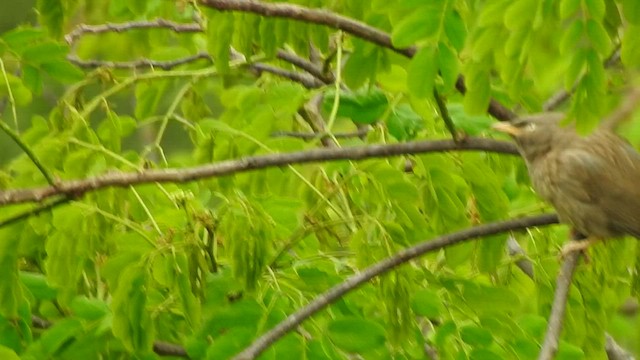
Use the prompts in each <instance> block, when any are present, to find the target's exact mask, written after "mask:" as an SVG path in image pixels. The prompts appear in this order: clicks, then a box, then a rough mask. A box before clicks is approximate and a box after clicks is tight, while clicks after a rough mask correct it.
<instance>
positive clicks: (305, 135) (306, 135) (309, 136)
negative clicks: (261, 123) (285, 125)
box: [271, 126, 371, 140]
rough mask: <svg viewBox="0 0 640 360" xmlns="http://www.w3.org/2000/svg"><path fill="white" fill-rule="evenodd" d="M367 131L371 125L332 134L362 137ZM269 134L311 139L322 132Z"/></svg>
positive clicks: (344, 137) (278, 132)
mask: <svg viewBox="0 0 640 360" xmlns="http://www.w3.org/2000/svg"><path fill="white" fill-rule="evenodd" d="M369 131H371V126H363V127H361V128H360V129H358V130H357V131H354V132H341V133H334V134H333V136H334V137H335V138H336V139H350V138H356V137H363V136H365V135H367V134H368V133H369ZM271 136H272V137H293V138H298V139H304V140H313V139H318V138H321V137H322V136H323V134H317V133H308V132H306V133H301V132H295V131H276V132H273V133H271Z"/></svg>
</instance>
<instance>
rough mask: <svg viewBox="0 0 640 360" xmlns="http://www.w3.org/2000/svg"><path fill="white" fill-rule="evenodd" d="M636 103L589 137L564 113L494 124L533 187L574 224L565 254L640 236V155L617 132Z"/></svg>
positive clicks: (561, 220) (538, 115) (569, 222)
mask: <svg viewBox="0 0 640 360" xmlns="http://www.w3.org/2000/svg"><path fill="white" fill-rule="evenodd" d="M638 94H640V92H638ZM623 103H624V102H623ZM636 104H637V101H636V102H630V101H627V102H626V105H625V104H623V105H622V106H621V108H620V109H619V111H618V112H616V113H614V114H613V115H612V116H610V117H609V118H608V119H606V120H605V121H604V122H603V123H602V124H601V125H600V126H599V127H597V128H596V129H595V130H594V131H592V132H591V133H590V134H588V135H585V136H583V135H580V134H578V132H577V131H576V129H575V126H572V125H565V124H564V120H565V115H564V114H563V113H560V112H545V113H539V114H533V115H527V116H522V117H518V118H516V119H514V120H512V121H510V122H501V123H497V124H494V126H493V128H494V129H495V130H497V131H500V132H503V133H506V134H509V135H510V136H511V137H512V138H513V139H514V140H515V143H516V147H517V148H518V151H519V153H520V154H521V155H522V157H523V158H524V161H525V164H526V166H527V170H528V173H529V177H530V179H531V185H532V187H533V189H534V190H535V191H536V193H537V194H538V195H539V196H540V197H541V198H542V199H544V200H546V201H547V202H548V203H550V204H551V205H552V206H553V207H554V208H555V210H556V212H557V214H558V219H559V220H560V222H561V223H564V224H567V225H569V226H570V227H571V229H572V230H571V231H572V238H573V241H571V242H570V243H568V244H567V245H565V246H564V248H563V249H562V253H561V254H562V256H565V255H567V254H568V253H570V252H573V251H582V252H584V251H585V250H586V249H587V248H588V247H589V246H590V245H592V244H594V243H596V242H598V241H601V240H604V239H613V238H619V237H622V236H625V235H631V236H634V237H636V238H639V239H640V154H639V153H638V152H637V151H636V150H635V149H634V148H633V146H631V145H630V144H629V143H628V142H627V141H626V140H624V139H623V138H621V137H620V136H618V135H617V134H616V133H615V131H614V128H615V127H616V126H617V124H618V123H619V122H620V119H621V118H624V117H629V115H630V113H631V110H630V109H631V108H634V107H635V105H636ZM624 106H626V108H624ZM576 240H581V241H576Z"/></svg>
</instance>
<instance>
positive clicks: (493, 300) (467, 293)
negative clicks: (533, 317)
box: [462, 282, 520, 313]
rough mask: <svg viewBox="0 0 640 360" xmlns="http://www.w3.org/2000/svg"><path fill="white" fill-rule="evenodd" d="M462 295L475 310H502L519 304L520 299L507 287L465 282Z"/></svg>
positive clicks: (488, 311)
mask: <svg viewBox="0 0 640 360" xmlns="http://www.w3.org/2000/svg"><path fill="white" fill-rule="evenodd" d="M462 297H463V298H464V299H465V301H467V303H468V305H469V306H471V307H472V308H473V309H474V310H475V311H481V312H487V313H490V312H502V311H505V309H514V308H515V307H517V306H519V304H520V299H518V297H517V296H516V295H515V294H514V293H513V292H512V291H511V290H509V289H507V288H504V287H492V286H487V285H480V284H476V283H471V282H465V283H464V287H463V290H462Z"/></svg>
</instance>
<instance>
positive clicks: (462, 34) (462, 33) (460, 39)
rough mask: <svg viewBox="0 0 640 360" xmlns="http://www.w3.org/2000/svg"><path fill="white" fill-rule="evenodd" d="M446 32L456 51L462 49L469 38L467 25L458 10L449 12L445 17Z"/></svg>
mask: <svg viewBox="0 0 640 360" xmlns="http://www.w3.org/2000/svg"><path fill="white" fill-rule="evenodd" d="M444 32H445V34H447V39H449V43H451V45H453V47H454V48H455V49H456V51H458V52H460V51H462V49H463V48H464V43H465V41H466V39H467V27H466V24H465V23H464V21H463V20H462V17H460V14H458V12H457V11H451V12H449V13H448V14H447V16H446V17H445V18H444Z"/></svg>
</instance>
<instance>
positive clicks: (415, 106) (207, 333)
mask: <svg viewBox="0 0 640 360" xmlns="http://www.w3.org/2000/svg"><path fill="white" fill-rule="evenodd" d="M272 3H273V2H264V5H265V6H267V5H270V4H272ZM290 3H292V4H293V3H295V4H297V5H300V6H304V7H311V8H323V9H325V10H326V11H331V12H333V13H336V14H340V15H342V16H345V17H350V18H353V19H355V20H357V21H360V22H362V23H364V24H368V25H370V26H374V27H376V28H378V29H379V30H381V31H384V32H386V33H387V34H389V40H390V41H391V44H392V45H393V46H394V47H396V48H401V49H405V50H401V51H399V52H396V51H392V50H390V49H386V48H383V47H382V46H381V45H379V44H378V43H375V42H372V41H369V40H367V39H363V38H360V37H355V36H352V34H351V33H350V29H352V28H349V27H348V26H347V27H344V28H343V30H342V31H340V32H338V31H336V30H335V29H333V28H331V27H329V26H325V25H322V24H317V23H306V22H304V21H299V20H294V19H290V18H284V17H280V18H275V17H271V16H262V15H258V14H254V13H247V12H241V11H217V10H213V9H212V8H210V7H207V6H205V5H203V4H197V2H196V4H193V3H192V2H189V1H178V2H172V1H159V0H154V1H124V0H117V1H116V0H114V1H81V2H72V1H61V0H39V1H37V4H36V10H37V12H36V13H37V22H38V26H31V25H16V26H14V27H13V28H11V29H9V30H8V31H6V32H4V33H2V34H0V60H1V61H2V63H1V65H2V67H0V70H1V71H0V110H2V111H0V121H3V122H4V123H5V124H7V125H8V126H9V127H10V128H12V129H14V130H15V131H17V132H18V133H19V138H20V139H21V141H22V142H23V144H22V145H23V147H27V148H28V149H29V150H31V152H32V153H33V154H34V155H35V157H36V158H37V159H38V160H39V161H40V162H41V163H42V164H43V165H44V167H45V168H46V171H47V172H48V173H49V175H51V177H52V178H53V179H56V181H58V180H78V179H86V178H93V177H97V178H98V179H100V177H101V176H107V177H108V176H112V175H113V174H114V173H115V172H117V171H125V172H128V173H133V174H137V173H140V174H143V173H144V172H145V171H146V170H147V169H152V170H161V169H165V168H171V169H174V170H171V171H175V173H177V174H182V175H184V176H185V178H188V179H193V175H194V173H193V172H192V171H191V170H189V171H186V170H183V169H185V168H187V167H191V166H197V165H207V164H213V165H214V166H221V167H224V166H228V165H229V163H227V162H226V161H234V160H241V161H243V163H242V164H243V165H244V166H246V169H247V170H251V169H253V167H254V166H255V165H256V160H255V158H250V159H247V157H251V156H259V155H266V154H283V155H286V154H288V153H292V152H296V151H313V150H314V149H316V148H318V147H321V146H327V147H330V148H333V147H336V148H337V147H341V148H346V147H348V146H353V145H360V146H366V145H377V144H393V143H398V142H406V141H410V140H435V139H437V140H441V139H443V138H450V136H451V134H450V133H449V132H448V131H447V130H446V127H445V126H444V122H443V121H442V117H443V116H444V114H442V113H441V111H442V109H440V108H439V107H438V106H437V103H436V101H435V99H434V98H433V96H434V93H437V94H439V97H441V98H442V99H443V100H444V101H445V102H446V107H447V109H448V113H449V116H450V118H451V120H452V122H453V124H454V126H455V127H456V130H458V131H460V132H462V133H464V134H466V135H470V136H478V137H481V136H485V137H491V136H493V135H492V133H491V130H490V126H491V124H492V123H493V119H491V118H490V117H489V116H488V115H487V108H488V107H489V104H490V101H491V100H492V99H493V100H498V101H500V102H501V103H502V104H504V105H505V106H507V107H511V108H514V109H517V110H518V111H522V112H535V111H539V110H541V109H542V108H543V106H544V103H545V99H547V98H549V97H550V96H551V95H552V94H554V93H555V92H556V91H558V90H561V89H565V90H571V93H572V96H571V100H570V102H569V103H568V104H566V105H562V107H561V110H564V111H567V112H568V113H569V114H571V120H572V121H573V120H575V121H576V123H577V125H578V128H579V129H580V130H581V131H585V132H588V131H590V129H591V128H593V127H594V126H595V125H596V124H597V123H598V121H599V119H601V118H602V117H603V116H605V115H606V114H607V113H609V112H610V111H611V110H612V109H613V108H614V106H615V104H616V103H617V102H618V101H617V96H618V95H619V93H621V92H622V89H624V88H625V86H628V85H629V84H633V83H634V80H633V79H631V80H629V78H633V76H635V75H634V71H635V70H637V67H638V64H640V41H639V40H638V36H637V34H639V33H640V5H638V1H636V0H615V1H614V0H582V1H581V0H561V1H552V0H541V1H535V0H516V1H508V0H494V1H467V0H461V1H446V0H437V1H420V0H396V1H391V2H390V1H382V0H374V1H361V0H345V1H333V2H323V1H319V0H298V1H294V2H290ZM9 7H10V6H9ZM294 15H295V14H294ZM153 19H164V20H167V21H172V22H175V23H176V24H178V25H185V24H187V23H189V24H192V25H194V26H195V25H197V26H201V28H198V29H196V30H195V31H189V32H185V31H183V30H179V29H177V27H179V26H177V25H172V26H168V27H166V26H165V27H163V26H160V28H156V27H157V26H156V27H152V28H136V29H125V30H122V31H116V30H114V29H113V28H112V29H109V28H108V27H107V28H106V30H105V31H102V30H99V31H98V32H96V33H91V32H85V33H83V34H81V35H80V36H79V37H77V38H76V37H72V36H69V37H68V38H67V40H65V39H64V36H65V35H67V34H65V33H68V32H70V31H72V29H74V28H75V27H76V26H77V25H78V22H80V21H81V22H83V23H87V24H95V25H100V24H106V23H123V22H124V23H125V24H128V26H129V27H135V25H134V24H137V22H138V21H141V22H144V21H152V20H153ZM193 19H198V21H199V22H198V23H194V22H193V21H194V20H193ZM172 27H173V28H172ZM69 42H70V43H69ZM338 47H340V51H338ZM410 47H415V53H414V55H413V56H411V58H408V57H407V56H403V55H402V54H405V55H406V54H407V53H410V52H411V51H413V50H406V48H410ZM283 49H284V50H286V51H287V52H288V53H295V54H297V55H298V56H300V57H301V58H302V59H303V60H306V61H308V62H309V63H311V64H312V65H313V66H314V69H315V70H316V71H317V72H321V73H323V74H324V75H325V76H324V77H322V79H316V80H318V83H317V84H314V85H305V84H300V83H297V82H296V81H295V80H292V78H294V79H295V77H294V76H282V75H287V74H288V73H287V72H293V73H303V74H304V75H305V76H311V74H307V73H304V72H303V71H302V70H303V69H301V68H300V67H298V66H297V65H296V66H294V65H293V64H291V63H290V62H288V61H287V60H286V59H283V58H282V57H281V56H279V55H278V53H279V51H280V50H283ZM618 49H619V50H620V58H621V64H622V65H619V64H617V65H616V67H613V68H610V66H606V65H605V60H606V59H608V58H610V56H611V55H612V54H613V53H614V52H615V51H616V50H618ZM198 53H207V54H208V55H209V56H210V60H205V59H198V60H194V61H186V62H184V63H180V64H177V63H174V64H173V66H168V67H167V68H163V67H162V66H157V65H154V66H152V67H144V66H138V67H136V68H135V69H132V67H135V66H134V65H136V63H137V64H138V65H140V64H141V63H142V62H145V61H146V62H149V63H154V62H164V64H165V65H166V64H169V63H167V62H176V61H177V62H180V60H184V59H185V57H186V56H191V55H195V54H198ZM68 55H73V56H72V57H69V58H68ZM338 59H339V60H340V61H341V63H340V64H338V63H337V62H338ZM79 61H80V63H79ZM82 61H89V63H82ZM96 64H97V65H100V66H97V65H96ZM264 65H269V66H272V67H277V68H278V69H280V70H281V71H282V72H284V73H270V71H269V70H268V69H267V70H265V67H264ZM338 69H339V70H340V71H338ZM621 69H622V70H621ZM288 75H291V74H288ZM329 75H332V76H334V77H337V79H338V80H340V84H339V85H340V86H335V84H323V83H322V81H325V80H326V79H327V78H331V76H329ZM459 75H462V76H463V78H464V84H465V86H466V92H465V94H464V95H460V94H458V93H457V92H456V91H457V90H456V88H459V87H460V84H461V83H459V82H458V81H459V79H460V78H459ZM307 87H309V88H307ZM14 114H15V115H14ZM635 120H638V119H637V116H636V119H635ZM323 121H324V122H325V123H324V124H323V123H322V122H323ZM635 122H637V121H635ZM635 122H634V123H635ZM629 126H631V129H634V128H633V125H629ZM357 130H369V131H368V133H366V135H363V134H364V133H360V134H358V135H361V136H357V137H356V136H351V137H346V138H344V137H338V136H335V138H334V135H337V134H344V133H352V132H355V131H357ZM312 132H316V134H315V135H317V136H315V137H314V136H291V137H282V136H279V135H278V134H283V133H286V134H289V133H292V134H303V135H304V134H306V135H309V134H311V133H312ZM629 132H632V131H631V130H630V131H629ZM277 135H278V136H277ZM312 135H313V134H312ZM629 137H630V139H631V140H634V139H635V138H634V137H633V136H629ZM636 138H637V136H636ZM635 140H637V139H635ZM635 140H634V141H635ZM334 141H336V142H337V146H334V145H336V144H335V143H334ZM636 142H637V141H636ZM1 143H2V144H0V145H1V146H2V148H1V150H0V154H1V157H0V163H2V169H1V170H0V171H1V172H0V187H1V188H2V189H3V190H4V189H25V188H31V187H41V186H45V185H47V184H46V182H45V176H43V174H42V173H41V171H40V170H39V169H38V167H37V166H35V164H34V161H33V159H32V158H30V157H29V156H27V154H25V153H24V152H23V151H21V150H19V149H18V147H13V148H12V147H11V146H12V144H13V143H12V142H11V141H9V139H4V140H3V141H2V142H1ZM5 144H8V145H5ZM5 146H7V147H6V148H5ZM242 159H244V160H242ZM96 181H98V180H96ZM26 192H28V191H26ZM1 195H2V194H1V193H0V198H3V197H2V196H1ZM71 195H74V196H71ZM49 200H51V199H43V200H42V201H40V202H38V205H46V204H47V201H49ZM67 200H68V201H67V202H64V203H62V204H59V205H57V206H55V207H53V208H52V209H49V210H46V211H42V212H39V213H38V214H30V215H29V216H28V218H26V219H23V220H21V221H17V222H15V223H12V224H10V225H3V226H1V227H0V274H2V281H0V358H2V359H5V358H6V359H18V358H23V359H41V358H62V359H76V358H104V357H109V358H144V359H153V358H157V357H159V355H158V354H157V353H155V352H154V343H155V342H157V341H164V342H170V343H175V344H179V345H180V346H181V347H182V348H184V349H185V351H186V352H187V353H188V355H189V356H190V357H191V358H193V359H225V358H230V357H232V356H233V355H235V354H237V353H238V352H239V351H241V350H243V349H244V348H245V347H246V346H248V345H249V344H250V343H251V342H252V341H254V340H255V339H256V338H257V337H258V336H260V335H262V334H263V333H265V332H266V331H268V330H269V329H271V328H273V327H274V326H275V325H277V324H279V323H280V322H281V321H283V320H284V319H285V318H286V317H287V316H288V315H290V314H292V313H293V312H295V311H296V310H298V309H300V308H302V307H303V306H305V305H306V304H308V303H309V302H311V301H312V300H313V299H316V298H317V297H318V296H319V295H320V294H321V293H323V292H324V291H326V290H327V289H329V288H331V287H332V286H335V285H337V284H341V283H343V282H344V281H345V280H346V279H347V278H348V277H349V276H352V275H354V274H358V273H360V272H361V271H362V270H363V269H364V268H365V267H367V266H370V265H374V264H376V263H377V262H379V261H381V260H383V259H385V258H388V257H390V256H393V255H394V254H396V253H397V252H398V251H400V250H402V249H404V248H406V247H408V246H411V245H413V244H416V243H418V242H420V241H425V240H429V239H432V238H435V237H437V236H439V235H443V234H447V233H451V232H453V231H456V230H460V229H464V228H467V227H469V226H473V225H477V224H483V223H489V222H493V221H498V220H502V219H508V218H511V217H516V216H522V215H524V214H535V213H539V212H540V211H541V210H542V209H544V208H545V205H544V204H542V203H541V202H540V201H539V200H538V199H537V197H536V196H535V195H534V194H533V193H532V191H531V189H530V186H529V184H528V182H527V176H526V170H525V167H524V164H522V162H521V161H520V160H517V159H514V158H512V157H508V156H502V155H491V154H487V153H480V152H465V153H460V152H450V153H437V154H434V153H429V154H422V155H404V156H402V157H399V158H378V159H368V160H363V161H358V162H354V161H332V162H325V163H306V164H302V165H301V164H296V165H291V166H281V167H268V168H264V169H260V170H255V171H241V172H235V173H227V174H226V175H225V176H222V177H213V178H206V179H202V180H197V181H193V182H188V183H186V182H180V183H171V182H169V183H166V182H163V183H151V184H146V185H133V186H129V185H128V184H123V185H122V186H121V187H119V188H106V189H100V190H97V191H88V192H86V193H85V192H80V193H77V194H70V198H69V199H67ZM30 206H31V205H27V204H17V205H11V206H4V207H3V214H2V218H0V221H4V220H5V219H9V218H11V217H12V216H15V215H18V214H21V213H22V212H24V211H30V210H29V209H31V208H30ZM566 230H567V229H566V228H564V227H555V228H551V229H531V230H530V231H529V232H527V233H517V234H513V236H514V237H515V238H516V240H517V241H518V242H519V243H520V244H521V245H522V247H523V248H524V250H525V251H526V254H527V257H526V258H527V259H528V260H530V261H531V263H532V266H533V268H534V278H533V279H530V278H528V277H526V276H525V275H524V274H523V273H522V272H521V271H520V270H519V269H518V268H517V266H516V264H515V259H514V258H512V257H509V256H506V255H505V254H506V252H505V243H506V241H507V236H509V234H497V235H494V236H490V237H485V238H483V239H479V240H478V241H475V242H469V243H465V244H462V245H457V246H453V247H447V248H446V249H444V250H443V251H439V252H436V253H433V254H430V255H427V256H425V257H423V258H421V259H417V260H415V261H413V262H412V263H410V264H405V265H403V266H401V267H398V268H395V269H393V270H392V271H390V272H389V273H387V274H384V275H383V276H380V277H378V278H375V279H373V280H372V281H371V282H370V283H369V284H367V285H364V286H362V287H360V288H358V289H357V290H355V291H353V292H351V293H349V294H348V295H346V296H344V297H342V298H340V299H339V300H337V301H336V302H335V303H333V304H330V306H329V307H328V309H327V310H324V311H321V312H318V313H316V314H315V315H314V316H313V317H312V318H310V319H308V320H306V322H304V323H303V324H302V325H301V326H300V327H298V328H297V329H296V331H294V332H291V333H289V334H287V335H286V336H284V337H283V338H282V339H280V340H279V341H278V342H276V343H275V344H273V345H272V346H271V347H270V348H269V349H268V350H267V351H266V352H265V353H264V355H263V356H264V357H265V358H278V359H279V358H283V359H285V358H292V359H294V358H309V359H344V358H351V357H362V358H367V359H378V358H403V359H419V358H424V357H425V352H424V349H425V348H429V349H431V348H432V349H434V350H435V351H436V352H437V353H438V355H439V357H440V358H442V359H505V358H506V359H509V358H522V359H533V358H536V357H537V355H538V352H539V347H540V343H541V341H542V339H543V336H544V332H545V329H546V325H547V323H546V322H547V320H546V319H547V317H548V314H549V309H550V306H551V302H552V296H553V288H554V286H555V276H556V274H557V272H558V267H559V265H558V261H557V260H556V253H557V249H558V248H559V246H560V245H561V244H562V243H563V242H564V241H565V239H566V238H567V231H566ZM591 256H592V261H591V262H590V263H588V264H583V265H581V266H580V268H579V269H578V272H577V275H576V277H575V282H574V284H573V286H572V288H571V293H570V299H569V306H568V313H567V314H568V315H567V318H566V321H565V331H564V333H563V336H562V339H561V342H560V347H559V353H558V355H557V358H559V359H600V358H604V357H605V356H606V355H605V353H604V346H605V345H604V339H605V338H604V333H605V331H608V332H610V333H611V334H612V335H614V337H616V339H621V340H622V342H623V344H624V345H625V346H627V347H629V348H630V349H631V350H633V351H636V352H637V351H640V348H638V346H637V345H634V343H635V340H637V338H638V336H640V335H639V333H638V331H637V321H638V320H637V319H636V318H627V317H623V316H621V315H619V314H617V307H618V306H619V305H620V304H622V303H623V302H624V301H625V300H626V299H627V297H628V296H630V295H635V296H637V294H638V293H640V280H638V272H639V271H638V269H639V266H638V263H637V261H636V243H635V241H633V240H624V241H620V242H616V243H612V244H609V243H608V244H607V245H606V246H604V245H603V246H600V245H597V246H596V247H595V250H594V251H593V253H592V254H591ZM630 269H632V271H630ZM32 316H35V318H32ZM38 319H45V320H47V322H44V323H41V322H38V321H34V320H38ZM37 324H39V325H37ZM156 351H157V349H156Z"/></svg>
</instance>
